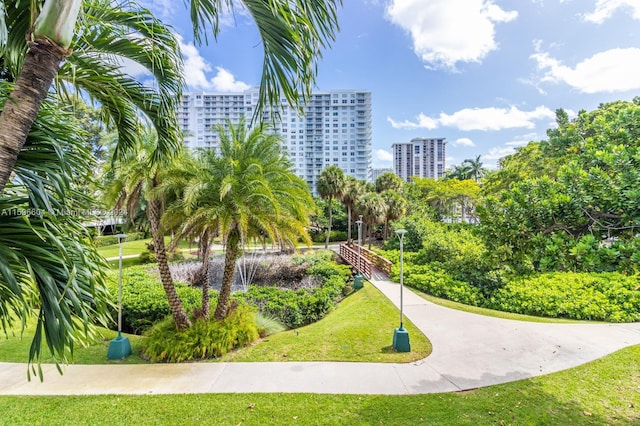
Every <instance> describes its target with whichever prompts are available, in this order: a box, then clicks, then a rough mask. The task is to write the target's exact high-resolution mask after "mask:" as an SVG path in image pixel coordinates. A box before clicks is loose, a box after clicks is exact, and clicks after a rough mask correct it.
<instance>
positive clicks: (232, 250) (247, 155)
mask: <svg viewBox="0 0 640 426" xmlns="http://www.w3.org/2000/svg"><path fill="white" fill-rule="evenodd" d="M217 131H218V135H219V138H220V153H219V154H218V153H217V152H216V150H206V151H202V152H200V153H199V155H198V156H197V157H196V162H197V165H196V166H197V169H195V170H197V171H198V172H197V173H194V174H193V175H192V176H191V178H190V179H189V181H188V182H187V183H186V185H185V187H184V190H183V191H182V193H183V197H182V199H181V200H180V201H179V204H178V205H177V206H176V207H175V208H174V209H173V210H172V214H173V215H175V214H179V212H183V214H184V216H183V226H182V227H181V229H180V230H179V234H178V235H189V234H192V233H194V232H196V233H199V234H201V233H202V232H205V231H206V232H213V231H214V230H219V232H220V235H221V236H222V237H223V239H224V242H225V245H226V247H225V248H226V252H225V264H224V273H223V277H222V285H221V290H220V295H219V297H218V304H217V306H216V310H215V313H214V316H215V318H216V319H223V318H224V317H225V316H226V315H227V311H228V308H229V296H230V294H231V286H232V283H233V275H234V272H235V269H236V260H237V259H238V257H239V255H240V248H241V246H243V245H244V242H245V241H247V240H248V239H249V238H258V239H261V240H264V239H265V238H269V239H270V240H271V241H274V242H279V243H280V244H281V245H282V246H284V245H286V246H295V245H296V244H297V241H298V239H302V240H303V241H304V242H306V243H308V244H310V238H309V235H308V233H307V230H306V227H307V225H308V224H309V215H310V214H311V212H312V210H311V209H312V208H313V206H314V203H313V199H312V198H311V194H310V192H309V189H308V188H307V186H306V183H305V182H304V181H303V180H302V179H300V178H299V177H297V176H296V175H295V173H294V172H293V170H292V166H291V163H290V162H289V160H288V159H287V157H286V154H284V153H283V151H282V149H281V142H282V141H281V136H279V135H277V134H275V133H273V132H270V131H269V128H268V127H267V126H257V127H254V128H253V129H252V130H250V131H249V130H247V125H246V123H245V121H244V119H241V120H240V122H239V123H238V124H237V125H234V124H232V123H230V122H227V123H226V125H224V126H223V125H222V124H220V125H218V127H217ZM206 314H207V313H205V315H206Z"/></svg>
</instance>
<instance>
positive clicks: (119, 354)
mask: <svg viewBox="0 0 640 426" xmlns="http://www.w3.org/2000/svg"><path fill="white" fill-rule="evenodd" d="M116 238H118V244H119V245H120V249H119V254H120V256H119V259H118V336H117V337H116V338H115V339H113V340H112V341H111V342H110V343H109V352H107V359H122V358H126V357H128V356H129V355H131V343H129V338H128V337H122V240H124V239H125V238H127V235H126V234H118V235H116Z"/></svg>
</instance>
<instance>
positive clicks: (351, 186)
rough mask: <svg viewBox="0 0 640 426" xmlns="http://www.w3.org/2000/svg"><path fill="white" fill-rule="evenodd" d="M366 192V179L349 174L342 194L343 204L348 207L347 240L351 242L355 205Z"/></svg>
mask: <svg viewBox="0 0 640 426" xmlns="http://www.w3.org/2000/svg"><path fill="white" fill-rule="evenodd" d="M364 193H365V184H364V181H361V180H358V179H356V178H354V177H353V176H347V183H346V185H345V191H344V193H343V194H342V204H344V205H345V207H346V208H347V220H348V231H347V233H348V235H347V241H348V242H349V244H351V222H352V220H353V207H354V206H355V203H356V202H357V201H358V199H359V198H360V197H361V196H362V195H363V194H364Z"/></svg>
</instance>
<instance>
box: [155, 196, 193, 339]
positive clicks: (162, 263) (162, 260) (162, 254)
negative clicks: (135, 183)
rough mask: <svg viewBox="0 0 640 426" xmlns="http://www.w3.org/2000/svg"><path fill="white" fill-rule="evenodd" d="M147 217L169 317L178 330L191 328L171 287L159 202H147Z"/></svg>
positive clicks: (171, 280)
mask: <svg viewBox="0 0 640 426" xmlns="http://www.w3.org/2000/svg"><path fill="white" fill-rule="evenodd" d="M154 186H155V185H154ZM147 217H148V218H149V222H150V224H151V237H152V238H153V247H154V250H155V252H156V259H157V261H158V269H159V270H160V281H162V287H163V288H164V292H165V293H166V295H167V300H168V301H169V309H170V310H171V315H173V321H174V322H175V323H176V327H177V328H178V329H183V328H186V327H191V321H189V317H188V316H187V314H186V313H185V311H184V309H183V308H182V302H181V301H180V297H179V296H178V292H177V291H176V287H175V286H174V285H173V279H172V278H171V271H170V270H169V264H168V263H167V249H166V248H165V246H164V235H162V232H161V230H160V201H158V200H149V201H148V204H147Z"/></svg>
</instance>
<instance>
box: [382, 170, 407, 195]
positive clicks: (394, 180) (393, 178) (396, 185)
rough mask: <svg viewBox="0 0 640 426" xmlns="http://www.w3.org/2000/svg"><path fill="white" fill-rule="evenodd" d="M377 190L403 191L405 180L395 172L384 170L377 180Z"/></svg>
mask: <svg viewBox="0 0 640 426" xmlns="http://www.w3.org/2000/svg"><path fill="white" fill-rule="evenodd" d="M375 187H376V192H377V193H379V194H381V193H383V192H384V191H395V192H398V193H401V192H402V188H403V187H404V180H403V179H402V178H401V177H400V176H398V175H396V174H395V173H393V172H384V173H383V174H381V175H380V176H378V178H377V179H376V181H375Z"/></svg>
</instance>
